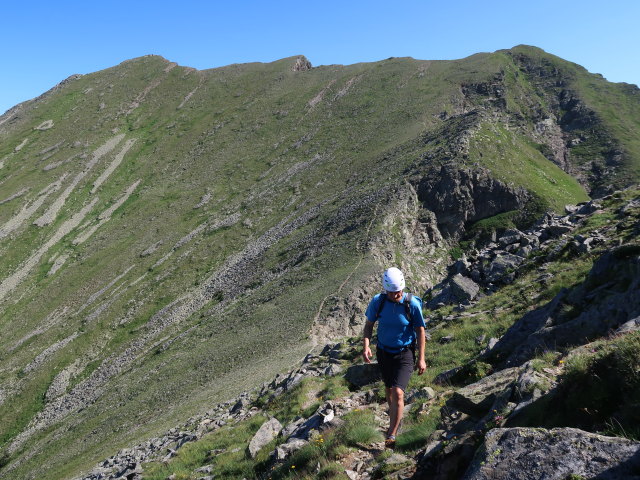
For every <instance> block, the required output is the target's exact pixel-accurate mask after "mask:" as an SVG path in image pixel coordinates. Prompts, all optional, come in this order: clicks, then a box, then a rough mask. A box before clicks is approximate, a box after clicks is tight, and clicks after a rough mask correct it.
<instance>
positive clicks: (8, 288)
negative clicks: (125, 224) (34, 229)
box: [0, 198, 98, 300]
mask: <svg viewBox="0 0 640 480" xmlns="http://www.w3.org/2000/svg"><path fill="white" fill-rule="evenodd" d="M97 201H98V199H97V198H94V199H93V200H92V201H91V203H89V204H87V205H85V206H84V207H83V208H82V210H80V211H79V212H77V213H76V214H74V215H73V216H72V217H71V218H70V219H69V220H67V221H66V222H64V223H63V224H62V225H61V226H60V228H59V229H58V231H56V233H55V234H54V235H53V236H52V237H51V238H50V239H49V240H47V242H46V243H45V244H44V245H42V246H41V247H40V248H39V249H38V250H36V251H35V252H34V253H33V254H32V255H31V257H29V258H28V259H27V260H26V261H25V262H24V263H23V264H22V266H21V267H20V268H19V269H18V270H17V271H16V272H14V273H13V274H12V275H10V276H9V277H7V278H6V279H4V280H3V281H2V283H0V300H4V298H5V297H6V296H7V295H8V294H9V293H11V292H12V291H13V289H15V288H16V287H17V286H18V285H20V284H21V283H22V282H23V280H24V279H25V278H26V277H27V275H28V274H29V272H30V271H31V270H32V269H33V268H35V266H36V265H37V264H38V262H40V259H41V258H42V256H43V255H44V254H45V253H47V251H48V250H49V249H50V248H51V247H52V246H54V245H55V244H56V243H58V242H59V241H60V240H61V239H62V238H63V237H64V236H65V235H67V234H69V233H70V232H71V231H72V230H73V229H74V228H76V227H77V226H78V225H79V224H80V222H82V220H83V219H84V217H85V216H86V215H87V214H88V213H89V212H90V211H91V209H93V207H94V206H95V204H96V202H97Z"/></svg>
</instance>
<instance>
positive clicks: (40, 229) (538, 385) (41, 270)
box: [0, 46, 640, 479]
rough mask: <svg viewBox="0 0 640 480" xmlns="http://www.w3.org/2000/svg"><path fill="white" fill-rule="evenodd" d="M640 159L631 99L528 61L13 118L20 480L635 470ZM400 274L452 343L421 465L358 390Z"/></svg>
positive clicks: (296, 71)
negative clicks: (558, 465) (367, 346)
mask: <svg viewBox="0 0 640 480" xmlns="http://www.w3.org/2000/svg"><path fill="white" fill-rule="evenodd" d="M639 139H640V92H639V90H638V88H637V87H636V86H634V85H628V84H614V83H609V82H607V81H606V80H605V79H603V78H602V77H601V76H599V75H594V74H591V73H589V72H587V71H586V70H585V69H583V68H582V67H580V66H579V65H576V64H573V63H570V62H567V61H565V60H562V59H560V58H557V57H554V56H553V55H549V54H547V53H546V52H544V51H542V50H540V49H537V48H535V47H529V46H518V47H514V48H512V49H510V50H500V51H497V52H494V53H482V54H476V55H473V56H471V57H468V58H465V59H461V60H455V61H421V60H414V59H411V58H390V59H387V60H384V61H381V62H376V63H361V64H356V65H349V66H343V65H329V66H321V67H313V66H312V65H311V64H310V62H309V61H308V60H307V59H306V58H305V57H303V56H297V57H291V58H285V59H282V60H279V61H276V62H273V63H269V64H258V63H254V64H243V65H230V66H227V67H223V68H217V69H212V70H203V71H199V70H195V69H193V68H189V67H182V66H178V65H176V64H175V63H172V62H169V61H167V60H165V59H163V58H161V57H158V56H145V57H141V58H136V59H132V60H129V61H126V62H123V63H122V64H120V65H117V66H115V67H112V68H109V69H106V70H103V71H100V72H96V73H92V74H88V75H74V76H72V77H69V78H68V79H66V80H65V81H63V82H61V83H60V84H58V85H56V86H55V87H54V88H52V89H51V90H50V91H48V92H46V93H44V94H43V95H41V96H40V97H38V98H36V99H34V100H30V101H28V102H24V103H22V104H20V105H17V106H15V107H13V108H12V109H10V110H9V111H7V112H6V113H5V114H4V115H2V116H0V328H1V329H2V335H1V336H0V418H2V422H0V477H2V478H16V479H24V478H47V479H68V478H83V477H85V478H94V479H97V478H140V477H141V476H145V478H146V477H147V476H148V477H149V478H167V477H169V478H201V477H204V478H206V475H217V476H219V477H227V478H243V477H246V478H263V477H264V478H268V477H272V478H287V477H295V476H296V475H298V476H300V477H302V478H317V477H322V478H344V476H345V475H347V476H348V477H349V478H372V477H376V476H377V477H383V476H385V475H394V474H395V473H393V472H400V471H404V473H402V474H400V473H397V475H405V477H406V476H410V475H416V476H417V477H416V478H431V477H432V476H433V478H461V477H460V476H461V475H463V474H464V475H467V477H465V478H474V479H475V478H497V477H495V476H494V477H491V475H495V474H496V472H500V471H503V470H504V469H506V468H508V469H515V468H521V469H522V470H523V471H526V468H524V467H521V466H518V463H517V462H518V458H517V454H514V455H515V456H514V457H513V458H512V457H509V458H508V459H507V458H505V463H504V464H503V463H500V462H501V460H502V458H503V456H502V455H500V454H496V453H495V452H496V451H501V452H504V451H506V450H507V449H510V448H511V446H512V445H514V444H516V443H518V442H517V438H520V437H522V436H525V437H526V438H530V439H531V442H532V445H534V444H535V445H536V448H540V450H535V451H543V445H545V444H554V445H555V443H553V442H557V444H558V445H564V443H562V442H568V441H569V440H566V438H565V437H562V438H558V436H557V435H558V433H557V432H561V434H562V435H565V434H566V435H567V436H569V435H575V438H576V441H577V442H578V441H579V442H591V443H593V444H597V445H604V446H603V451H604V452H610V451H611V449H612V447H610V443H607V442H610V441H609V440H602V438H604V437H606V435H612V436H616V438H617V436H620V435H622V436H625V437H627V438H626V440H624V441H623V440H620V439H618V440H616V441H615V442H618V444H619V445H622V444H624V448H622V447H620V448H619V449H618V452H617V453H616V454H615V455H613V454H611V455H609V454H605V453H603V454H602V456H603V457H606V458H609V459H611V462H609V463H606V465H608V466H609V467H608V468H610V469H611V472H621V471H623V470H620V469H621V468H622V469H624V468H626V467H624V465H627V466H628V465H632V462H631V463H630V461H629V460H628V459H629V456H630V455H631V457H633V455H632V452H633V451H634V450H633V448H636V447H635V446H636V445H637V440H638V432H637V427H634V426H633V425H637V420H638V419H637V416H636V415H635V413H634V412H637V408H636V407H637V405H636V404H634V403H633V400H629V401H627V400H626V399H633V398H638V397H637V395H636V394H637V387H638V384H637V383H638V382H637V381H636V380H637V378H636V377H637V375H635V374H636V373H637V358H638V349H637V348H636V347H637V339H636V336H637V335H636V334H635V333H633V332H632V330H634V329H635V327H634V325H636V324H637V322H636V323H633V324H632V323H630V322H633V321H635V319H636V317H637V316H638V315H639V314H640V312H639V311H638V302H637V292H638V289H637V282H638V276H637V273H638V271H637V268H636V267H637V255H638V253H637V236H638V223H637V222H638V211H637V210H638V192H637V189H635V188H634V187H633V185H635V184H637V183H638V178H639V177H640V140H639ZM567 205H576V206H575V207H571V208H569V207H567V210H565V206H567ZM389 267H397V268H399V269H400V270H402V271H403V272H405V274H406V278H407V285H406V289H407V291H409V292H412V293H413V294H415V295H416V296H418V297H422V298H423V299H424V304H423V307H424V314H425V319H426V320H427V344H426V353H425V355H426V363H427V369H426V371H425V374H424V375H422V376H416V375H414V376H413V377H412V380H411V381H410V383H409V385H408V387H407V391H406V402H407V404H409V403H412V404H413V407H412V408H409V409H408V410H407V412H408V413H406V414H405V420H404V426H402V427H401V429H400V431H399V433H398V435H397V438H396V449H397V450H401V451H402V452H403V454H402V455H400V454H399V453H398V454H394V455H390V454H389V452H388V451H387V452H385V451H384V450H385V449H384V444H383V443H382V447H381V448H379V449H378V446H380V444H381V440H382V437H381V436H380V432H381V431H384V429H385V428H388V418H387V417H386V416H385V415H386V413H385V411H386V410H385V408H384V407H383V406H382V403H383V402H384V391H383V390H381V387H380V384H377V383H375V382H377V381H378V380H377V379H375V378H373V377H372V379H371V381H369V380H363V379H362V378H361V379H359V380H358V377H363V378H365V379H369V377H367V375H368V374H371V375H373V376H375V371H369V372H367V371H362V370H366V367H363V366H362V365H360V364H358V363H359V362H358V361H357V359H358V358H359V356H360V354H361V351H360V349H361V347H360V345H361V343H360V342H359V338H360V336H361V335H362V328H363V324H364V319H365V317H364V311H365V309H366V306H367V302H368V301H369V299H371V298H372V297H373V296H374V295H375V294H377V293H379V291H380V287H379V277H380V274H381V272H382V271H384V270H385V269H387V268H389ZM621 328H624V329H625V330H623V331H622V330H619V329H621ZM614 332H618V333H615V334H613V335H612V333H614ZM629 332H631V333H629ZM337 343H338V345H337ZM326 345H329V346H328V347H325V346H326ZM634 362H636V363H634ZM612 365H615V366H616V368H620V369H621V371H625V372H629V375H628V376H626V377H624V378H619V377H617V376H616V377H615V378H611V379H610V380H607V381H603V382H602V383H598V382H596V381H593V380H592V379H591V377H592V376H591V373H594V372H595V373H598V378H604V377H603V376H602V375H600V373H602V372H609V371H610V368H611V366H612ZM634 365H635V367H634ZM634 368H635V370H634ZM354 372H355V373H354ZM634 372H635V373H634ZM354 375H355V377H354ZM634 375H635V376H634ZM354 378H355V379H354ZM589 379H591V380H589ZM494 380H495V382H494ZM363 382H364V383H363ZM496 385H497V386H496ZM578 385H583V386H584V387H578ZM476 387H477V389H479V390H481V391H482V392H483V393H482V394H480V393H477V392H476V390H473V391H470V390H469V389H476ZM581 388H584V389H585V391H588V392H591V393H592V395H593V398H592V399H591V400H592V402H591V403H588V402H587V403H584V402H583V400H585V399H583V398H579V396H577V395H571V394H567V392H575V391H580V389H581ZM464 389H467V390H464ZM613 391H615V392H620V395H619V396H615V400H616V401H615V402H614V401H613V400H612V396H611V392H613ZM381 392H382V393H381ZM485 394H486V395H485ZM634 395H635V396H634ZM545 409H549V410H552V411H553V412H554V415H551V416H547V415H543V414H542V413H541V412H544V411H545ZM385 422H386V423H385ZM634 422H636V423H634ZM535 426H541V427H544V428H545V429H552V428H556V430H549V431H550V432H556V433H553V434H551V433H548V432H547V431H546V430H545V432H539V433H537V434H535V435H533V434H531V435H529V433H526V432H525V430H522V429H528V428H530V427H535ZM557 429H562V430H557ZM575 430H579V432H577V433H576V432H575ZM258 432H259V433H260V435H259V436H258V438H256V437H255V434H256V433H258ZM523 432H525V433H523ZM485 433H486V436H485ZM603 434H606V435H603ZM527 435H528V436H527ZM554 435H555V436H554ZM518 436H520V437H518ZM567 438H568V437H567ZM607 438H608V437H607ZM483 442H484V443H483ZM605 444H606V445H605ZM376 445H378V446H376ZM482 445H485V446H484V447H482ZM607 445H609V446H607ZM482 448H484V449H485V450H486V452H485V450H482ZM376 449H377V450H376ZM476 452H484V453H478V456H476V457H475V459H474V460H473V461H472V458H473V455H474V454H475V453H476ZM629 452H631V453H629ZM396 455H397V456H396ZM481 455H484V457H482V456H481ZM607 455H608V456H607ZM540 457H541V458H542V457H544V455H542V454H541V455H540ZM636 457H637V455H636ZM478 458H481V460H478ZM163 461H164V462H163ZM149 462H150V463H149ZM154 462H163V463H154ZM478 462H480V463H478ZM540 462H541V463H544V462H543V460H540ZM576 462H577V460H576ZM616 462H618V463H616ZM625 462H626V463H625ZM572 465H573V466H572V467H571V468H569V467H567V468H568V469H567V470H566V471H565V470H562V474H563V475H565V476H564V477H557V478H566V476H567V475H568V474H576V475H583V476H589V475H599V474H600V472H601V470H598V469H597V468H596V466H594V465H592V464H589V463H588V462H586V463H579V462H577V463H573V464H572ZM603 465H605V463H603ZM616 465H618V466H616ZM620 465H622V466H620ZM507 466H508V467H507ZM623 467H624V468H623ZM541 468H543V467H541ZM207 469H208V470H207ZM616 469H618V470H616ZM569 470H571V471H569ZM536 471H537V470H536ZM625 471H626V470H625ZM545 472H547V470H544V469H541V470H540V471H539V474H540V475H543V474H546V473H545ZM172 475H173V477H171V476H172ZM483 475H484V476H483ZM397 478H401V477H397ZM553 478H555V477H553ZM611 478H614V477H611ZM617 478H619V477H617Z"/></svg>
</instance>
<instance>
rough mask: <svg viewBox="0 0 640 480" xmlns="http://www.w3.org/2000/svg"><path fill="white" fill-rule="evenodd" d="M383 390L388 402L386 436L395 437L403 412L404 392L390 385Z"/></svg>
mask: <svg viewBox="0 0 640 480" xmlns="http://www.w3.org/2000/svg"><path fill="white" fill-rule="evenodd" d="M385 390H386V392H385V393H386V396H387V402H388V404H389V430H387V436H390V435H393V436H394V437H395V436H396V434H397V433H398V427H399V426H400V421H401V420H402V414H403V412H404V392H403V391H402V389H401V388H400V387H391V388H387V389H385Z"/></svg>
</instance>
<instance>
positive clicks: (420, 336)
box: [415, 327, 427, 375]
mask: <svg viewBox="0 0 640 480" xmlns="http://www.w3.org/2000/svg"><path fill="white" fill-rule="evenodd" d="M415 330H416V339H417V341H418V361H417V362H416V370H418V375H422V374H423V373H424V371H425V370H426V369H427V363H426V362H425V361H424V347H425V343H426V342H425V338H424V327H416V329H415Z"/></svg>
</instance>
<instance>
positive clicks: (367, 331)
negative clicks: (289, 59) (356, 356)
mask: <svg viewBox="0 0 640 480" xmlns="http://www.w3.org/2000/svg"><path fill="white" fill-rule="evenodd" d="M373 325H374V323H373V322H370V321H369V320H367V321H366V322H364V332H363V335H362V358H364V361H365V362H366V363H371V357H372V354H371V348H369V344H370V342H371V337H372V336H373ZM422 343H423V344H424V341H423V342H422Z"/></svg>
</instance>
